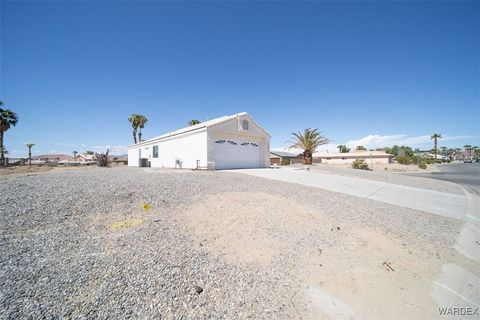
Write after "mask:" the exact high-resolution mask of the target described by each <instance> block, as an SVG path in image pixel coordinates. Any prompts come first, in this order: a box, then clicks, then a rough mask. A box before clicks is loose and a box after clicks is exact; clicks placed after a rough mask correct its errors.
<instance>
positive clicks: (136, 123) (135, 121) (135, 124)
mask: <svg viewBox="0 0 480 320" xmlns="http://www.w3.org/2000/svg"><path fill="white" fill-rule="evenodd" d="M128 121H129V122H130V123H131V124H132V128H133V142H134V143H135V144H136V143H137V130H138V129H139V128H140V132H139V134H138V138H139V139H138V140H139V141H138V142H142V129H143V127H145V124H146V123H147V121H148V120H147V118H146V117H145V116H142V115H141V114H136V113H132V114H131V115H130V117H128Z"/></svg>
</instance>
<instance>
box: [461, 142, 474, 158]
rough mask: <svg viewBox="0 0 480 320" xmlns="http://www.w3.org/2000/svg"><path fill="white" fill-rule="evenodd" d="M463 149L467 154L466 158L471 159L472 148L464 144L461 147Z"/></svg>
mask: <svg viewBox="0 0 480 320" xmlns="http://www.w3.org/2000/svg"><path fill="white" fill-rule="evenodd" d="M463 149H465V151H467V152H468V156H469V157H470V158H471V157H472V146H471V145H469V144H466V145H464V146H463Z"/></svg>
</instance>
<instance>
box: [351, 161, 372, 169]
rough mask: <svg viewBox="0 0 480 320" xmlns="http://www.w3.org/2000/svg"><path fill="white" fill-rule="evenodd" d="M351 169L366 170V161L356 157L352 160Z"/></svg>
mask: <svg viewBox="0 0 480 320" xmlns="http://www.w3.org/2000/svg"><path fill="white" fill-rule="evenodd" d="M352 168H353V169H361V170H368V163H366V162H365V160H363V159H357V160H355V161H353V162H352Z"/></svg>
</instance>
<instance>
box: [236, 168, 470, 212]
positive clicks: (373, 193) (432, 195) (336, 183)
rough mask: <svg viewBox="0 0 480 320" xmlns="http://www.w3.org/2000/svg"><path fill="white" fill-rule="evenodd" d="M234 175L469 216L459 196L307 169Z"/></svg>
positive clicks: (428, 210) (255, 170)
mask: <svg viewBox="0 0 480 320" xmlns="http://www.w3.org/2000/svg"><path fill="white" fill-rule="evenodd" d="M230 172H236V173H243V174H248V175H252V176H257V177H262V178H268V179H274V180H279V181H284V182H291V183H298V184H301V185H305V186H309V187H315V188H320V189H325V190H329V191H333V192H341V193H346V194H349V195H352V196H356V197H360V198H367V199H372V200H377V201H381V202H385V203H389V204H394V205H398V206H402V207H406V208H410V209H415V210H420V211H425V212H428V213H433V214H437V215H442V216H445V217H449V218H453V219H459V220H462V219H463V218H464V216H465V212H466V207H465V197H464V196H462V195H457V194H451V193H445V192H438V191H432V190H426V189H419V188H413V187H407V186H401V185H396V184H392V183H385V182H379V181H372V180H366V179H360V178H354V177H347V176H339V175H332V174H327V173H322V172H317V171H310V170H303V169H292V168H279V169H241V170H232V171H230Z"/></svg>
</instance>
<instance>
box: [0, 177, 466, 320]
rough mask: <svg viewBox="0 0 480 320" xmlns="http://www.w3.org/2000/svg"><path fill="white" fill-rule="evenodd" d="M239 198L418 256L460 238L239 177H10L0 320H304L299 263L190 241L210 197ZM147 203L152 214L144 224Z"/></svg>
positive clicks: (454, 228)
mask: <svg viewBox="0 0 480 320" xmlns="http://www.w3.org/2000/svg"><path fill="white" fill-rule="evenodd" d="M235 191H249V192H257V191H258V192H266V193H271V194H275V195H281V196H284V197H287V198H290V199H293V200H295V201H298V202H300V203H302V204H304V205H307V206H309V207H312V208H319V209H321V210H324V211H325V212H327V213H329V214H331V215H332V217H334V218H335V219H337V221H338V224H339V225H342V224H347V223H348V224H356V225H358V226H371V227H375V228H382V229H384V230H386V232H390V233H392V234H394V235H396V236H397V237H399V238H402V239H403V240H404V241H405V243H407V244H408V243H412V242H414V241H418V239H421V240H422V241H423V242H425V243H429V244H431V246H432V248H433V247H449V246H451V245H452V244H453V239H455V235H456V233H457V232H458V230H459V227H460V223H458V222H455V221H453V220H450V219H447V218H441V217H437V216H434V215H429V214H425V213H419V212H415V211H412V210H408V209H404V208H400V207H395V206H391V205H387V204H383V203H380V202H375V201H370V200H365V199H358V198H354V197H351V196H348V195H343V194H338V193H332V192H328V191H323V190H318V189H314V188H308V187H302V186H298V185H295V184H288V183H278V182H275V181H271V180H267V179H261V178H255V177H250V176H244V175H240V174H235V173H226V172H191V171H173V170H159V169H150V168H146V169H139V168H114V169H113V168H112V169H102V168H92V169H91V170H78V171H69V172H53V173H44V174H38V175H28V176H16V177H13V176H11V177H8V178H3V179H1V180H0V194H1V198H0V216H1V217H2V220H1V222H0V280H1V281H0V318H2V319H17V318H34V319H36V318H46V319H52V318H62V317H67V318H83V319H86V318H98V319H107V318H113V319H125V318H132V317H134V318H142V319H153V318H155V319H160V317H162V318H175V319H190V318H214V319H219V318H228V319H238V318H255V319H259V318H265V319H284V318H298V315H299V314H301V313H302V312H303V310H302V308H303V306H300V305H297V304H296V302H297V301H298V298H299V294H300V293H299V292H300V291H301V289H303V288H299V285H298V284H297V283H296V282H295V278H294V277H292V276H291V275H292V274H294V273H295V270H291V268H290V267H289V266H290V262H289V261H288V260H284V261H280V260H279V261H278V263H276V264H275V267H273V268H268V269H266V268H264V267H261V266H257V265H249V266H237V265H231V264H229V263H227V262H226V261H224V260H223V259H222V258H221V257H216V256H213V255H212V254H211V253H208V252H207V251H206V250H204V249H203V248H202V247H201V246H200V245H199V243H198V242H197V241H196V240H195V238H194V237H193V236H190V235H188V234H185V232H182V230H184V229H183V228H184V226H183V225H182V223H181V220H180V219H179V218H178V217H177V214H178V212H180V211H181V210H183V209H184V208H186V207H188V206H189V205H191V204H193V203H195V202H197V201H199V200H201V199H203V198H204V197H205V196H206V195H209V194H216V193H222V192H235ZM143 203H149V204H151V205H152V206H153V210H152V212H150V213H144V212H142V209H141V206H142V204H143ZM129 215H135V216H137V217H138V216H140V217H142V215H144V216H145V223H143V224H141V225H140V226H138V227H135V228H130V229H122V230H118V231H115V232H113V231H112V230H111V229H109V227H108V225H109V223H113V222H115V221H118V220H119V219H120V218H121V217H127V216H129ZM120 220H121V219H120ZM307 240H308V239H307ZM432 252H434V249H432ZM195 286H199V287H201V288H202V289H203V291H202V292H201V293H197V292H196V287H195Z"/></svg>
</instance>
